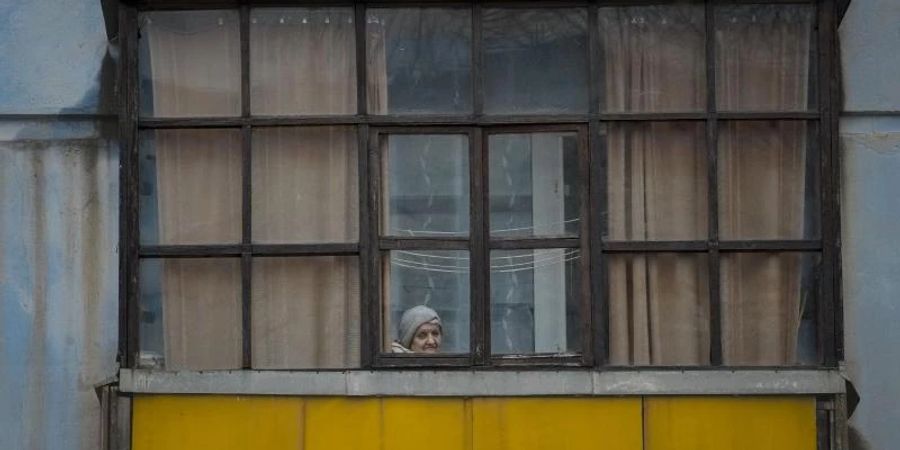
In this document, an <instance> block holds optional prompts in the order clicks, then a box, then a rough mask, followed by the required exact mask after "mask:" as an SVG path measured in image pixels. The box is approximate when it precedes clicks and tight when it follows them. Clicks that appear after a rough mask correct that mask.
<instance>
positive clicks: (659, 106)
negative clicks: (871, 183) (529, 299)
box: [601, 5, 811, 365]
mask: <svg viewBox="0 0 900 450" xmlns="http://www.w3.org/2000/svg"><path fill="white" fill-rule="evenodd" d="M688 8H690V7H684V6H678V7H671V8H670V9H668V12H666V13H665V14H663V9H662V8H618V9H610V10H604V12H602V13H601V26H605V25H610V26H608V27H607V29H606V30H605V31H601V36H603V40H604V44H603V48H604V51H605V52H606V54H605V59H606V66H605V67H606V86H605V92H606V99H607V104H606V108H607V110H610V111H640V112H659V111H690V110H694V109H702V107H700V108H698V107H699V106H701V105H703V104H704V102H705V97H704V96H703V95H701V94H698V92H702V83H704V82H705V80H704V77H703V74H702V72H700V71H699V67H702V65H703V61H704V56H703V53H702V32H701V33H699V34H698V32H697V28H696V26H697V25H696V23H695V21H694V19H691V17H694V16H692V15H690V14H688V13H687V12H686V11H687V9H688ZM676 9H677V11H676ZM718 11H719V12H718V13H717V16H716V17H717V24H719V26H718V30H717V33H716V40H717V57H718V58H717V61H716V63H717V66H718V68H719V70H718V72H717V98H718V104H719V107H720V108H721V109H740V110H797V109H801V110H802V109H805V108H806V104H807V91H808V82H807V80H808V77H809V72H808V70H809V42H810V30H811V26H810V23H811V22H810V21H811V15H809V14H808V13H809V11H811V10H810V9H804V7H803V6H799V7H795V6H787V7H785V6H783V5H773V6H758V5H754V6H736V7H721V8H719V9H718ZM614 12H615V13H614ZM604 15H605V16H606V17H607V18H606V19H604ZM664 20H676V21H678V20H680V21H681V23H682V25H681V26H676V25H674V24H671V23H670V24H669V26H671V27H673V29H672V30H668V31H667V32H666V33H661V32H662V30H664V29H665V27H662V26H659V24H661V23H662V22H663V21H664ZM700 23H701V24H702V16H701V19H700ZM677 30H680V31H677ZM698 39H699V40H698ZM720 127H721V128H720V136H719V180H720V185H719V209H720V217H719V219H720V220H719V225H720V236H721V238H722V239H798V238H802V236H803V228H804V221H803V217H804V208H805V199H804V187H805V182H806V181H805V177H806V175H807V174H806V173H805V172H806V171H805V161H806V159H805V158H806V155H805V148H806V137H805V136H806V132H805V127H804V125H803V124H802V123H790V122H780V123H759V122H740V123H727V122H725V123H722V124H720ZM607 145H608V163H609V173H608V182H609V198H608V201H609V231H608V233H609V239H612V240H681V239H701V240H702V239H706V236H707V234H708V231H707V227H706V223H707V217H706V210H707V202H706V197H707V186H706V182H705V178H706V171H707V169H706V156H705V150H704V148H705V142H704V139H703V129H702V128H701V127H699V126H696V125H692V124H690V123H688V122H674V123H667V124H656V123H655V124H652V125H641V126H611V127H610V129H609V131H608V136H607ZM706 264H707V263H706V260H705V259H704V258H699V257H694V256H688V255H670V254H656V255H637V256H622V257H611V258H610V259H609V285H610V300H609V301H610V347H611V355H610V356H611V362H612V363H613V364H625V365H627V364H667V365H675V364H677V365H681V364H706V363H708V348H709V347H708V341H709V334H708V333H709V332H708V322H709V315H708V310H707V309H708V307H707V305H706V304H707V303H708V298H707V295H708V294H707V289H708V287H707V285H708V279H707V275H706V273H707V265H706ZM801 266H802V264H801V258H799V257H797V256H796V255H774V254H752V255H735V256H726V257H724V258H723V264H722V268H721V270H722V272H721V286H722V302H723V304H722V328H723V329H722V333H723V348H724V358H725V362H726V364H735V365H737V364H741V365H743V364H747V365H758V364H790V363H793V362H794V360H795V358H796V353H797V351H796V346H797V330H798V327H799V320H800V313H801V309H802V306H801V298H802V294H803V293H801V292H800V285H801ZM673 274H677V276H672V275H673Z"/></svg>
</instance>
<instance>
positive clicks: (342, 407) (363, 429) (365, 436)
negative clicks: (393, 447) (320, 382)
mask: <svg viewBox="0 0 900 450" xmlns="http://www.w3.org/2000/svg"><path fill="white" fill-rule="evenodd" d="M304 428H305V430H306V432H305V434H306V437H305V441H306V447H304V450H344V449H347V450H351V449H352V450H380V449H381V448H382V447H381V399H377V398H360V399H356V398H341V397H322V398H308V399H306V424H305V427H304Z"/></svg>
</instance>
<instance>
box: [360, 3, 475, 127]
mask: <svg viewBox="0 0 900 450" xmlns="http://www.w3.org/2000/svg"><path fill="white" fill-rule="evenodd" d="M471 16H472V13H471V10H470V9H462V8H453V9H449V8H370V9H369V10H368V11H367V17H366V30H367V32H366V43H367V53H366V58H367V60H368V61H367V63H368V66H367V76H368V93H367V95H368V99H369V113H370V114H425V113H441V114H464V113H470V112H471V111H472V17H471Z"/></svg>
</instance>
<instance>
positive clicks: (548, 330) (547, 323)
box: [491, 248, 586, 354]
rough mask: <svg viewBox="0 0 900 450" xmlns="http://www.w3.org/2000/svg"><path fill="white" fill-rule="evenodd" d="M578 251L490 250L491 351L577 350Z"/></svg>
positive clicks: (525, 352) (579, 286)
mask: <svg viewBox="0 0 900 450" xmlns="http://www.w3.org/2000/svg"><path fill="white" fill-rule="evenodd" d="M583 295H584V290H583V287H582V283H581V251H580V250H578V249H575V248H555V249H540V250H508V251H507V250H503V251H499V250H496V251H492V252H491V353H493V354H529V353H574V352H578V351H580V350H581V325H580V323H581V318H582V317H583V316H582V314H585V313H586V312H585V311H582V310H581V308H580V305H581V300H582V298H583Z"/></svg>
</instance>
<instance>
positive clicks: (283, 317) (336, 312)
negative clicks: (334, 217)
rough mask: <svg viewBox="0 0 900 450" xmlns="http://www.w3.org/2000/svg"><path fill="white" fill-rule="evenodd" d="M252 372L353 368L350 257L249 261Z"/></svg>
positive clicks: (354, 296) (355, 332) (355, 301)
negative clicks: (251, 281) (250, 270)
mask: <svg viewBox="0 0 900 450" xmlns="http://www.w3.org/2000/svg"><path fill="white" fill-rule="evenodd" d="M252 286H253V293H252V302H251V305H252V308H253V310H252V315H251V317H252V318H253V324H252V336H253V339H252V342H253V352H252V355H253V367H254V368H259V369H312V368H345V367H358V366H359V330H360V325H359V320H360V318H359V310H360V306H359V294H360V293H359V268H358V260H357V257H355V256H320V257H302V258H255V259H254V260H253V284H252Z"/></svg>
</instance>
